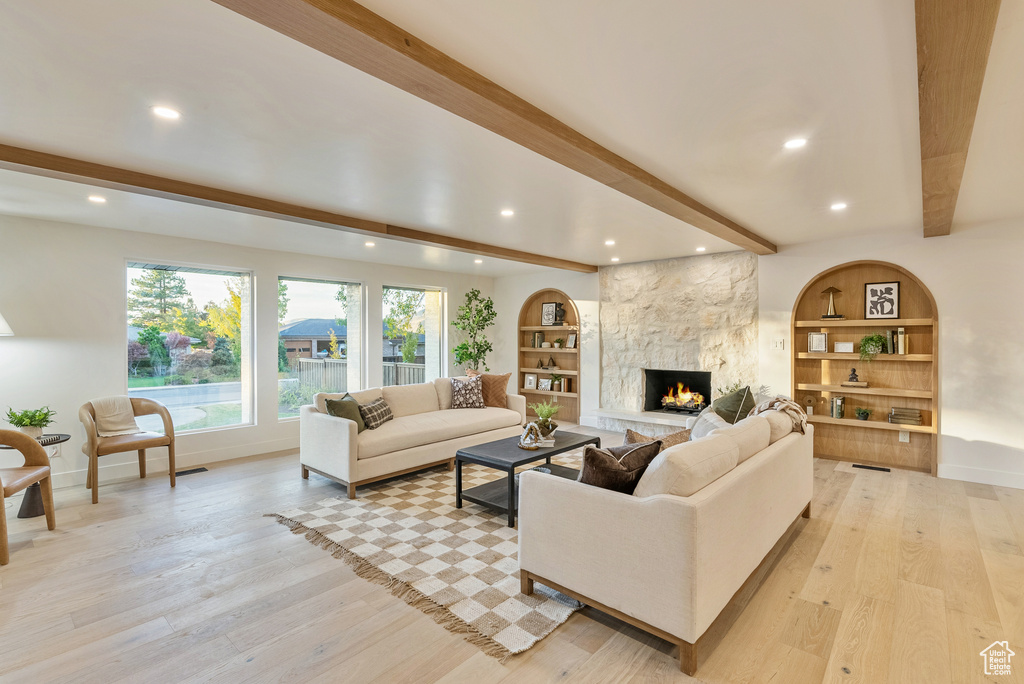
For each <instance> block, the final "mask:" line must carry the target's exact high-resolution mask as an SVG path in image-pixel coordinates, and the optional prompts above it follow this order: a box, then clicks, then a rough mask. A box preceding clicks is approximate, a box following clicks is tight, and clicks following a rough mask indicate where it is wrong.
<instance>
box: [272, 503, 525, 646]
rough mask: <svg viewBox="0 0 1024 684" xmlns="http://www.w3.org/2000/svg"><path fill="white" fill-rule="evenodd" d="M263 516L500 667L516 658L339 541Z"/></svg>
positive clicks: (287, 520) (279, 517)
mask: <svg viewBox="0 0 1024 684" xmlns="http://www.w3.org/2000/svg"><path fill="white" fill-rule="evenodd" d="M264 517H267V518H275V519H277V522H279V523H281V524H282V525H284V526H285V527H287V528H288V529H289V530H291V531H292V534H304V535H305V537H306V539H307V540H308V541H309V542H310V543H311V544H314V545H315V546H319V547H320V548H322V549H324V550H325V551H330V553H331V555H332V556H334V557H335V558H338V559H341V560H343V561H345V562H346V563H347V564H348V565H349V566H350V567H351V568H352V569H353V570H354V571H355V573H356V574H357V575H359V576H360V577H362V578H363V579H365V580H368V581H370V582H373V583H374V584H379V585H381V586H383V587H385V588H386V589H388V590H389V591H390V592H391V594H392V595H393V596H396V597H398V598H400V599H402V600H403V601H405V602H406V603H407V604H409V605H410V606H412V607H413V608H415V609H417V610H419V611H421V612H423V613H426V614H427V615H428V616H430V617H431V618H432V619H433V620H434V622H436V623H437V624H439V625H441V626H442V627H444V628H445V629H447V630H448V631H449V632H452V633H453V634H458V635H459V636H461V637H462V638H463V639H465V640H466V641H468V642H469V643H471V644H473V645H474V646H476V647H477V648H479V649H480V650H481V651H483V652H484V653H485V654H486V655H489V656H491V657H492V658H497V659H498V661H499V662H501V663H502V664H504V663H505V662H506V661H507V660H508V659H509V658H511V657H512V656H513V655H515V654H514V653H513V652H512V651H510V650H508V649H507V648H505V647H504V646H502V645H501V644H499V643H498V642H497V641H495V640H494V639H492V638H490V637H489V636H487V635H485V634H482V633H481V632H480V631H479V630H477V629H476V628H475V627H473V626H472V625H470V624H468V623H467V622H466V621H464V620H463V619H461V618H460V617H458V616H457V615H455V614H453V613H452V612H451V611H449V610H448V609H447V608H445V607H444V606H442V605H440V604H438V603H435V602H434V601H432V600H431V599H430V598H428V597H427V596H424V595H423V594H422V593H421V592H420V591H419V590H417V589H416V588H415V587H413V586H412V585H410V584H408V583H406V582H403V581H402V580H400V579H398V578H396V577H392V576H391V575H389V574H387V573H386V572H384V571H383V570H380V569H379V568H376V567H374V565H373V564H372V563H370V562H369V561H367V560H365V559H364V558H361V557H360V556H358V555H356V554H354V553H352V552H351V551H349V550H348V549H346V548H345V547H344V546H342V545H341V544H339V543H338V542H336V541H333V540H331V539H328V538H327V537H326V536H324V535H323V534H322V533H320V532H317V531H316V530H311V529H309V528H308V527H306V526H305V525H303V524H302V523H300V522H297V521H295V520H292V519H291V518H286V517H284V516H283V515H278V514H277V513H267V514H266V515H265V516H264Z"/></svg>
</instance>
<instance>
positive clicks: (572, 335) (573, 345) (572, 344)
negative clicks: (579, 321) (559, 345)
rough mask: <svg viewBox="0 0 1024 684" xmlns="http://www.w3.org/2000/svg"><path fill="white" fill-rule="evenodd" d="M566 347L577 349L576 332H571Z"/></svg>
mask: <svg viewBox="0 0 1024 684" xmlns="http://www.w3.org/2000/svg"><path fill="white" fill-rule="evenodd" d="M565 348H566V349H575V348H576V333H569V337H568V338H567V339H566V341H565Z"/></svg>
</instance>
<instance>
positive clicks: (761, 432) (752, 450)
mask: <svg viewBox="0 0 1024 684" xmlns="http://www.w3.org/2000/svg"><path fill="white" fill-rule="evenodd" d="M776 413H777V412H776ZM790 422H792V421H790ZM711 434H712V436H714V435H725V436H726V437H728V438H729V439H731V440H733V441H734V442H736V445H737V446H738V447H739V456H738V463H743V462H744V461H746V460H747V459H748V458H750V457H751V456H753V455H754V454H756V453H757V452H759V451H761V450H762V449H764V448H765V447H767V446H768V443H769V440H770V438H771V434H772V428H771V425H769V424H768V419H767V418H764V417H762V416H750V417H749V418H744V419H743V420H741V421H740V422H738V423H736V424H735V425H730V426H729V427H724V428H718V429H717V430H714V431H712V433H711Z"/></svg>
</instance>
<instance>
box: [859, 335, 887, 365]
mask: <svg viewBox="0 0 1024 684" xmlns="http://www.w3.org/2000/svg"><path fill="white" fill-rule="evenodd" d="M883 351H885V335H883V334H882V333H870V334H868V335H865V336H864V337H862V338H860V360H861V361H871V360H872V359H873V358H875V357H876V356H878V355H879V354H881V353H882V352H883Z"/></svg>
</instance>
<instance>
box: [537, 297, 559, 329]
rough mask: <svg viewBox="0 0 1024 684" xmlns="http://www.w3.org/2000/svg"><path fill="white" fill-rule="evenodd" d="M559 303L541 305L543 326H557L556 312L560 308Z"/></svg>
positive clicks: (541, 322)
mask: <svg viewBox="0 0 1024 684" xmlns="http://www.w3.org/2000/svg"><path fill="white" fill-rule="evenodd" d="M556 305H557V302H544V303H542V304H541V305H540V324H541V325H554V324H555V311H557V309H558V307H557V306H556Z"/></svg>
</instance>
